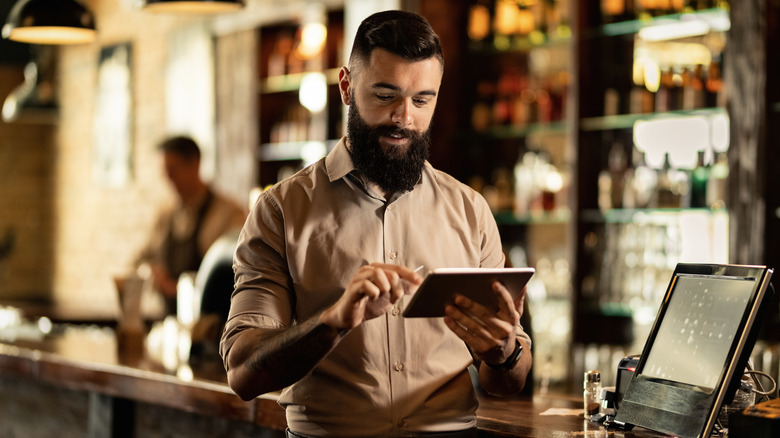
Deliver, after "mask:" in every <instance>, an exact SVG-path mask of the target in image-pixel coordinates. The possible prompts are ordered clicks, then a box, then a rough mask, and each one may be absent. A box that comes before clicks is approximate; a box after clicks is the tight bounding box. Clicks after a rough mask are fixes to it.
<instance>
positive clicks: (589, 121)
mask: <svg viewBox="0 0 780 438" xmlns="http://www.w3.org/2000/svg"><path fill="white" fill-rule="evenodd" d="M715 115H728V111H726V109H725V108H699V109H692V110H675V111H667V112H663V113H638V114H618V115H614V116H602V117H587V118H583V119H581V121H580V127H581V128H582V130H584V131H607V130H615V129H630V128H632V127H633V126H634V123H636V122H637V121H639V120H658V119H665V118H666V119H668V118H676V117H687V116H704V117H709V116H715Z"/></svg>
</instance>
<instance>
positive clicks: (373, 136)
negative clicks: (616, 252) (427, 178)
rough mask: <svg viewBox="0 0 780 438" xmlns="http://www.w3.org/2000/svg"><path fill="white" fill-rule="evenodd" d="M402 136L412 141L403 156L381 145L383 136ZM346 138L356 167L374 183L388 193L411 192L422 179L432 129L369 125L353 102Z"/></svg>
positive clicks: (350, 107)
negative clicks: (415, 129)
mask: <svg viewBox="0 0 780 438" xmlns="http://www.w3.org/2000/svg"><path fill="white" fill-rule="evenodd" d="M393 134H400V135H403V136H405V137H406V138H408V139H409V146H408V148H407V149H406V151H405V152H404V153H401V152H400V150H399V151H396V150H395V148H394V147H392V146H391V147H390V149H388V150H387V151H384V150H383V149H382V145H380V144H379V138H380V136H383V135H384V136H390V135H393ZM347 138H348V139H349V145H350V155H351V156H352V162H353V164H354V165H355V167H356V168H357V169H358V170H359V171H360V172H361V174H362V175H363V176H364V177H365V178H367V179H368V180H369V181H371V182H372V183H374V184H376V185H378V186H379V187H380V188H381V189H382V190H384V191H385V192H388V193H395V192H402V191H408V190H411V189H412V188H414V185H415V184H417V182H418V181H419V180H420V176H421V175H422V170H423V167H425V160H426V159H428V151H429V149H430V140H431V129H430V127H428V129H427V130H426V131H425V132H422V133H420V132H417V131H413V130H410V129H403V128H398V127H396V126H375V127H371V126H368V124H366V122H365V121H364V120H363V118H362V117H361V116H360V110H359V109H358V107H357V106H356V105H355V102H354V100H353V101H352V104H351V105H350V106H349V109H348V111H347Z"/></svg>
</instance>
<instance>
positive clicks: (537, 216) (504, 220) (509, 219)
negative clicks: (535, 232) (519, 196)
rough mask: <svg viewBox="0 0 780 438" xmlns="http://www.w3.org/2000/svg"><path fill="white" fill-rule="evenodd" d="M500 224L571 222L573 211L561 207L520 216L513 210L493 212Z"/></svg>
mask: <svg viewBox="0 0 780 438" xmlns="http://www.w3.org/2000/svg"><path fill="white" fill-rule="evenodd" d="M493 217H495V218H496V223H498V224H499V225H546V224H565V223H568V222H569V219H570V218H571V213H570V212H569V210H568V209H566V208H559V209H556V210H553V211H549V212H547V211H546V212H540V213H531V214H527V215H522V216H518V215H515V213H514V212H511V211H501V212H497V213H494V214H493Z"/></svg>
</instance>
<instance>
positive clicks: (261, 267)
mask: <svg viewBox="0 0 780 438" xmlns="http://www.w3.org/2000/svg"><path fill="white" fill-rule="evenodd" d="M371 262H383V263H397V264H402V265H405V266H408V267H412V268H415V267H417V266H420V265H425V266H426V267H427V268H440V267H488V268H495V267H503V266H504V255H503V253H502V251H501V241H500V238H499V234H498V228H497V226H496V223H495V220H494V219H493V216H492V214H491V212H490V209H489V208H488V206H487V203H486V202H485V200H484V199H483V198H482V197H481V196H480V195H479V194H478V193H476V192H475V191H473V190H472V189H470V188H469V187H467V186H466V185H464V184H462V183H460V182H458V181H457V180H455V179H454V178H452V177H451V176H449V175H447V174H445V173H443V172H440V171H437V170H435V169H433V168H432V167H431V166H430V164H428V163H426V166H425V169H424V171H423V174H422V179H421V181H420V183H419V184H418V185H417V186H416V187H415V188H414V189H413V190H412V191H410V192H405V193H402V194H400V195H397V196H395V197H393V199H390V200H387V199H384V198H383V197H382V196H381V195H380V194H378V193H376V192H374V191H372V190H371V189H370V188H368V186H367V185H366V184H364V183H363V182H362V180H361V178H360V177H359V176H358V174H357V172H354V168H353V165H352V160H351V158H350V156H349V153H348V151H347V149H346V146H345V144H344V141H343V140H342V141H341V142H339V144H338V145H337V146H336V147H335V148H334V150H333V151H331V153H330V154H329V155H328V156H327V157H326V158H325V159H323V160H320V161H319V162H317V163H315V164H313V165H311V166H309V167H308V168H306V169H304V170H302V171H301V172H299V173H298V174H296V175H295V176H293V177H291V178H289V179H287V180H284V181H282V182H280V183H279V184H277V185H275V186H274V187H273V188H271V189H269V190H267V191H266V192H264V193H263V194H262V195H261V197H260V198H259V199H258V202H257V204H255V206H254V208H253V209H252V211H251V212H250V216H249V219H248V220H247V222H246V224H245V226H244V229H243V231H242V232H241V236H240V237H239V244H238V248H237V250H236V255H235V258H234V269H235V272H236V289H235V292H234V293H233V298H232V306H231V310H230V317H229V320H228V323H227V325H226V328H225V332H224V334H223V338H222V345H221V353H222V355H223V358H224V357H227V351H228V350H229V349H230V347H231V345H232V344H233V342H234V339H235V336H236V335H237V334H238V333H239V332H240V331H241V330H243V329H244V328H249V327H288V326H290V325H291V324H294V323H295V321H296V320H305V319H306V318H309V317H310V316H312V315H314V314H316V313H317V312H319V311H321V310H322V309H323V308H325V307H326V306H329V305H331V304H333V303H334V302H335V301H336V300H337V299H338V298H339V297H340V296H341V294H342V293H343V291H344V289H345V288H346V286H347V284H348V283H349V280H350V278H351V277H352V275H353V274H354V273H355V272H356V271H357V269H358V268H359V267H360V266H362V265H364V264H368V263H371ZM408 299H409V297H405V298H404V299H403V300H402V301H401V302H400V304H399V305H398V306H397V307H396V308H395V309H392V310H391V311H390V312H388V313H387V314H386V315H384V316H383V317H379V318H376V319H372V320H370V321H367V322H365V323H364V324H362V325H361V326H359V327H357V328H356V329H354V330H352V331H351V332H350V333H349V334H348V335H347V336H345V337H344V338H343V339H342V340H341V342H340V343H339V344H338V346H337V347H336V348H335V350H334V351H333V352H331V354H330V355H328V356H327V357H326V358H325V359H323V360H322V361H321V362H320V363H319V364H318V365H317V366H316V367H315V368H314V370H313V371H312V372H311V373H310V374H308V375H307V376H305V377H304V378H303V379H301V380H300V381H298V382H297V383H295V384H293V385H292V386H290V387H288V388H286V389H285V390H284V391H283V392H282V394H281V397H280V403H281V404H282V406H284V407H285V409H286V414H287V421H288V424H289V426H290V428H291V429H292V430H293V431H295V432H298V433H302V434H306V435H312V436H340V437H347V436H371V437H378V436H403V435H413V434H414V433H415V432H421V431H455V430H461V429H466V428H469V427H472V426H474V425H475V423H476V420H475V411H476V407H477V401H476V398H475V395H474V390H473V386H472V383H471V380H470V376H469V373H468V370H467V367H468V366H469V365H470V364H471V363H472V357H471V355H470V354H469V351H468V349H467V348H466V345H465V344H464V343H463V341H461V340H460V339H459V338H458V337H456V336H455V334H454V333H452V332H451V331H450V330H449V329H448V328H447V326H446V325H445V324H444V322H443V321H442V319H441V318H409V319H406V318H404V317H403V316H402V315H401V311H402V310H403V306H404V305H405V304H406V302H408ZM520 333H521V336H523V338H524V339H525V340H526V342H529V345H530V339H528V336H527V335H526V334H525V333H524V332H522V330H520Z"/></svg>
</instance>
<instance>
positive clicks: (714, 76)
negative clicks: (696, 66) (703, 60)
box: [705, 60, 723, 108]
mask: <svg viewBox="0 0 780 438" xmlns="http://www.w3.org/2000/svg"><path fill="white" fill-rule="evenodd" d="M705 89H706V98H705V100H706V104H707V107H709V108H714V107H717V106H718V104H719V102H720V94H721V93H722V91H723V78H722V77H721V75H720V64H719V63H718V62H717V61H715V60H713V61H712V62H711V63H710V66H709V69H708V70H707V81H706V83H705Z"/></svg>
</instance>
